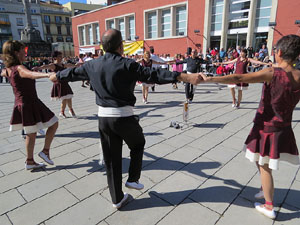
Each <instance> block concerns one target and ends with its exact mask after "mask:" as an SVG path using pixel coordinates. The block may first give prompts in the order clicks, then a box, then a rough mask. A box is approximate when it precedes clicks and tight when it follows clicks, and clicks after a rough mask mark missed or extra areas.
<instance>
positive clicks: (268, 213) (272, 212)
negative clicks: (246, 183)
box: [254, 202, 276, 220]
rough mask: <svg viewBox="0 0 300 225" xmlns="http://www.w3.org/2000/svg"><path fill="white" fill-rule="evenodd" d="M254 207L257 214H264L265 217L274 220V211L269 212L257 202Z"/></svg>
mask: <svg viewBox="0 0 300 225" xmlns="http://www.w3.org/2000/svg"><path fill="white" fill-rule="evenodd" d="M254 206H255V209H256V210H257V211H258V212H260V213H262V214H264V215H265V216H266V217H269V218H270V219H272V220H274V219H275V218H276V213H275V210H274V209H272V210H269V209H267V208H266V207H265V206H264V205H263V204H261V203H259V202H255V203H254Z"/></svg>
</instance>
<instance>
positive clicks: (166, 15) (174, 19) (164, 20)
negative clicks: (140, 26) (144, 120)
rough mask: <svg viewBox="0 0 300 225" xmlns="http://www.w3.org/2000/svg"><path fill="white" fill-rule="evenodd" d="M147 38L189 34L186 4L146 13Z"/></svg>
mask: <svg viewBox="0 0 300 225" xmlns="http://www.w3.org/2000/svg"><path fill="white" fill-rule="evenodd" d="M145 18H146V24H145V26H146V27H145V28H146V29H145V30H146V33H145V36H146V39H155V38H168V37H172V36H175V37H176V36H181V35H186V34H187V10H186V5H185V4H184V5H183V4H180V5H173V6H169V7H166V8H159V9H155V10H153V9H152V10H150V11H148V12H146V13H145Z"/></svg>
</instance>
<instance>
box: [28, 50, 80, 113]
mask: <svg viewBox="0 0 300 225" xmlns="http://www.w3.org/2000/svg"><path fill="white" fill-rule="evenodd" d="M52 57H53V59H54V60H55V61H54V63H51V64H49V65H43V66H40V67H35V68H34V70H35V71H37V70H43V69H48V70H52V71H53V72H56V73H57V72H58V71H61V70H64V69H66V68H69V67H75V65H74V64H71V63H68V64H63V63H62V59H63V58H62V53H61V52H59V51H55V52H54V53H53V55H52ZM72 98H73V91H72V89H71V87H70V85H69V84H68V82H67V81H57V82H54V83H53V86H52V90H51V99H52V100H61V107H60V113H59V116H60V117H62V118H67V116H66V114H65V109H66V106H67V105H68V108H69V114H70V116H71V117H74V118H76V114H75V112H74V110H73V107H72Z"/></svg>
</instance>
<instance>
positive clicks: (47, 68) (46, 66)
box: [32, 63, 55, 71]
mask: <svg viewBox="0 0 300 225" xmlns="http://www.w3.org/2000/svg"><path fill="white" fill-rule="evenodd" d="M32 69H33V71H39V70H54V69H55V65H54V64H53V63H52V64H49V65H42V66H37V67H33V68H32Z"/></svg>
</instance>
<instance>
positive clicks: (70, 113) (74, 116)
mask: <svg viewBox="0 0 300 225" xmlns="http://www.w3.org/2000/svg"><path fill="white" fill-rule="evenodd" d="M69 115H70V116H71V117H73V118H77V116H76V114H75V113H74V114H72V112H71V111H69Z"/></svg>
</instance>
